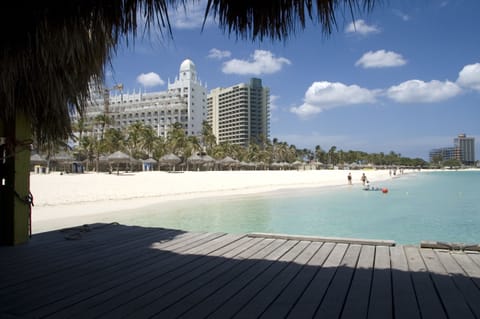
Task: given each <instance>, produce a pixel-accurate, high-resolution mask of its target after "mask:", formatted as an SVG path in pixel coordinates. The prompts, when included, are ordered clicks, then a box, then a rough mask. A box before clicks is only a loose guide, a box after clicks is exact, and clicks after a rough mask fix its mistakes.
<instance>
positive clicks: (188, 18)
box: [169, 1, 213, 29]
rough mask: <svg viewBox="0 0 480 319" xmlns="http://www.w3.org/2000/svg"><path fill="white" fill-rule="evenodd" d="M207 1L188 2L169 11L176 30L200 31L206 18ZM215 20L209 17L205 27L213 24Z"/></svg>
mask: <svg viewBox="0 0 480 319" xmlns="http://www.w3.org/2000/svg"><path fill="white" fill-rule="evenodd" d="M205 8H206V1H199V2H198V3H197V2H187V3H186V4H185V5H179V6H178V7H177V8H176V9H172V10H170V11H169V19H170V23H171V25H172V27H173V28H175V29H200V28H201V27H202V25H203V20H204V16H205ZM212 22H213V19H212V18H210V17H208V18H207V20H206V21H205V25H210V24H212Z"/></svg>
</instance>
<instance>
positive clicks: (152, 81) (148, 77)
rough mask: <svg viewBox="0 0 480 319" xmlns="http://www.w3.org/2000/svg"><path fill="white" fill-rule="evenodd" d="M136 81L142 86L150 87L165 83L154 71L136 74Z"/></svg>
mask: <svg viewBox="0 0 480 319" xmlns="http://www.w3.org/2000/svg"><path fill="white" fill-rule="evenodd" d="M137 82H138V83H140V84H141V85H143V86H144V87H152V86H157V85H163V84H165V81H163V80H162V78H160V76H159V75H158V74H157V73H155V72H149V73H142V74H140V75H139V76H137Z"/></svg>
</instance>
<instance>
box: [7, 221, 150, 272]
mask: <svg viewBox="0 0 480 319" xmlns="http://www.w3.org/2000/svg"><path fill="white" fill-rule="evenodd" d="M118 231H121V232H122V233H124V232H127V233H129V234H131V235H130V236H127V237H125V239H123V238H118V240H119V241H122V240H125V241H127V239H128V238H132V240H133V239H135V236H136V235H139V236H145V233H146V231H145V230H142V229H141V228H140V227H138V229H137V228H133V227H132V228H119V229H118ZM105 234H106V233H105V232H104V231H103V230H102V231H98V232H97V231H92V232H88V234H86V235H85V238H82V240H73V241H72V240H65V239H64V238H63V236H62V237H59V238H58V240H56V242H58V243H59V245H54V244H52V243H50V244H49V245H48V246H36V247H32V248H30V247H29V244H30V243H28V244H26V245H23V246H20V247H18V248H19V250H18V251H16V252H15V258H14V259H13V258H8V257H6V258H8V260H9V263H8V264H7V265H8V266H9V267H11V268H13V269H15V270H16V271H18V270H21V269H22V268H25V269H30V268H31V267H37V268H38V269H41V267H42V266H45V265H43V264H42V263H40V261H42V260H45V258H48V260H49V263H57V262H59V261H68V260H70V259H71V258H75V257H76V256H78V255H79V254H84V253H90V252H92V251H95V250H96V249H99V250H101V249H103V248H104V247H105V245H109V244H111V243H110V242H107V241H106V240H102V239H104V238H108V237H107V236H105ZM52 235H54V234H52ZM46 247H48V249H46ZM2 266H3V265H2ZM46 266H48V264H47V265H46Z"/></svg>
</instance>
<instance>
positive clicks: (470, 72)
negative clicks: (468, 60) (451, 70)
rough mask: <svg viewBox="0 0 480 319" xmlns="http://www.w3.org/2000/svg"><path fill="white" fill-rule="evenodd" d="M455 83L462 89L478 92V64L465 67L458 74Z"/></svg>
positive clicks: (479, 89) (479, 70) (479, 69)
mask: <svg viewBox="0 0 480 319" xmlns="http://www.w3.org/2000/svg"><path fill="white" fill-rule="evenodd" d="M457 83H458V84H459V85H461V86H463V87H466V88H471V89H474V90H478V91H480V63H475V64H469V65H465V66H464V67H463V69H462V70H461V71H460V73H458V79H457Z"/></svg>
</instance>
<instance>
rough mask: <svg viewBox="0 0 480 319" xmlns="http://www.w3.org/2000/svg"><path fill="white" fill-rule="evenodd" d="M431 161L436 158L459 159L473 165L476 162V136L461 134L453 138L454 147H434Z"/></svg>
mask: <svg viewBox="0 0 480 319" xmlns="http://www.w3.org/2000/svg"><path fill="white" fill-rule="evenodd" d="M429 157H430V162H433V161H434V159H441V160H442V161H446V160H452V159H455V160H458V161H460V162H461V163H462V164H465V165H472V164H474V163H475V138H474V137H467V135H466V134H459V135H458V137H456V138H454V140H453V147H452V146H449V147H441V148H435V149H432V150H431V151H430V153H429Z"/></svg>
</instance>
